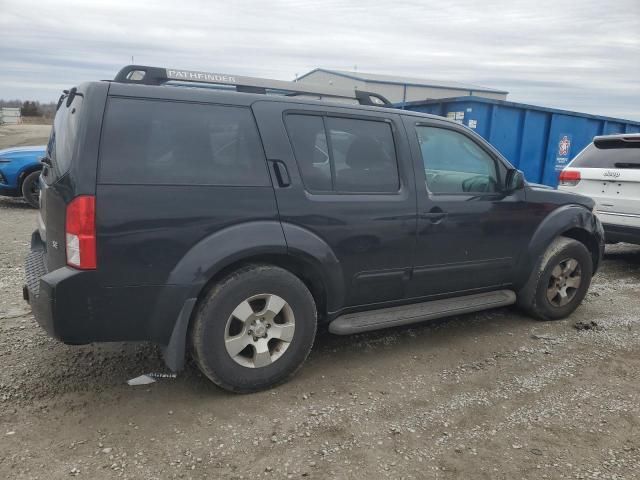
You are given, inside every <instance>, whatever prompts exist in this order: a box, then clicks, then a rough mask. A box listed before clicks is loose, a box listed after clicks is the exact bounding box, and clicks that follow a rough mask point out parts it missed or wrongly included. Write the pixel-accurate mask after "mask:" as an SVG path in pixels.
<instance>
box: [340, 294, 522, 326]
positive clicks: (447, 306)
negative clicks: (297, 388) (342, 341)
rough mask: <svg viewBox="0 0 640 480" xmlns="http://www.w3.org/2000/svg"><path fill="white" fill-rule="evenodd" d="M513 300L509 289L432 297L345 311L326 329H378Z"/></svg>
mask: <svg viewBox="0 0 640 480" xmlns="http://www.w3.org/2000/svg"><path fill="white" fill-rule="evenodd" d="M514 303H516V294H515V293H514V292H513V291H511V290H498V291H495V292H488V293H476V294H473V295H465V296H464V297H455V298H446V299H443V300H432V301H430V302H423V303H416V304H413V305H403V306H401V307H391V308H383V309H381V310H369V311H366V312H358V313H347V314H346V315H342V316H340V317H338V318H336V319H335V320H334V321H332V322H331V323H330V324H329V331H330V332H331V333H335V334H336V335H351V334H353V333H360V332H367V331H369V330H379V329H381V328H388V327H397V326H399V325H408V324H410V323H416V322H422V321H424V320H432V319H435V318H442V317H448V316H451V315H459V314H462V313H470V312H477V311H479V310H487V309H489V308H496V307H504V306H505V305H512V304H514Z"/></svg>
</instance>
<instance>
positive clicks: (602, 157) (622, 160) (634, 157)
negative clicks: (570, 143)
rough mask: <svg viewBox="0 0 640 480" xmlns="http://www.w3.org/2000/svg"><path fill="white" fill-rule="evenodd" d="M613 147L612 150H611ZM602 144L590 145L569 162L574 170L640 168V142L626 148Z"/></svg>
mask: <svg viewBox="0 0 640 480" xmlns="http://www.w3.org/2000/svg"><path fill="white" fill-rule="evenodd" d="M612 147H613V148H612ZM619 147H620V143H616V144H615V147H614V146H613V145H611V144H607V143H603V144H602V145H599V146H596V145H595V144H593V143H591V144H589V146H587V148H585V149H584V150H583V151H582V152H580V153H579V154H578V155H577V156H576V158H575V159H574V160H573V162H571V166H572V167H575V168H640V142H633V143H629V144H628V146H627V148H619Z"/></svg>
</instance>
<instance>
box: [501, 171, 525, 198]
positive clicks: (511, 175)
mask: <svg viewBox="0 0 640 480" xmlns="http://www.w3.org/2000/svg"><path fill="white" fill-rule="evenodd" d="M523 188H524V173H522V172H521V171H520V170H517V169H515V168H513V169H511V170H509V171H508V172H507V178H506V181H505V189H506V190H507V191H508V192H514V191H516V190H521V189H523Z"/></svg>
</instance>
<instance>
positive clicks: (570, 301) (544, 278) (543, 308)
mask: <svg viewBox="0 0 640 480" xmlns="http://www.w3.org/2000/svg"><path fill="white" fill-rule="evenodd" d="M573 262H575V266H574V263H573ZM559 274H560V275H559ZM592 275H593V259H592V258H591V254H590V253H589V250H588V249H587V247H585V245H584V244H582V243H580V242H578V241H577V240H573V239H571V238H566V237H558V238H556V239H555V240H554V241H553V242H552V243H551V245H549V247H548V248H547V250H546V251H545V253H544V255H543V256H542V258H541V260H540V261H539V262H538V264H537V266H536V268H535V270H534V271H533V273H532V275H531V277H530V278H529V280H528V281H527V284H526V285H525V286H524V287H523V289H522V290H520V291H519V292H518V300H517V303H518V306H519V307H521V308H522V309H523V310H525V311H526V312H527V313H528V314H530V315H531V316H533V317H534V318H536V319H538V320H560V319H562V318H566V317H568V316H569V315H571V314H572V313H573V312H574V310H575V309H576V308H578V305H580V303H581V302H582V300H583V299H584V297H585V295H586V294H587V291H588V290H589V285H590V284H591V277H592ZM563 291H564V296H563V294H562V292H563ZM554 292H557V293H556V294H555V295H554Z"/></svg>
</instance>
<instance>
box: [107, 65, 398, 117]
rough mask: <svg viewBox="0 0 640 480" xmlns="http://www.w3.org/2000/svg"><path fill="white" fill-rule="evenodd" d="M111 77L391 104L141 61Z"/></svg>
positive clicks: (370, 96)
mask: <svg viewBox="0 0 640 480" xmlns="http://www.w3.org/2000/svg"><path fill="white" fill-rule="evenodd" d="M114 81H115V82H119V83H135V84H139V85H163V84H165V83H168V82H188V83H199V84H211V85H228V86H233V87H236V91H238V92H246V93H262V94H266V93H267V92H268V91H272V92H281V93H283V94H285V95H289V96H295V95H314V96H316V95H317V96H319V97H321V98H322V97H330V98H347V99H352V100H356V101H357V102H358V103H360V105H373V106H378V107H386V106H392V105H391V102H389V100H387V99H386V98H385V97H383V96H382V95H380V94H378V93H373V92H365V91H362V90H357V89H353V90H349V89H343V88H336V87H325V86H321V85H313V84H308V83H300V82H287V81H284V80H270V79H266V78H255V77H244V76H240V75H229V74H223V73H210V72H198V71H194V70H177V69H170V68H159V67H146V66H144V65H127V66H126V67H124V68H122V69H121V70H120V71H119V72H118V74H117V75H116V77H115V78H114Z"/></svg>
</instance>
